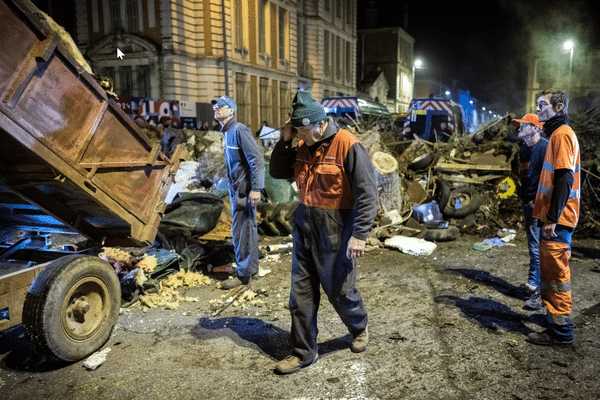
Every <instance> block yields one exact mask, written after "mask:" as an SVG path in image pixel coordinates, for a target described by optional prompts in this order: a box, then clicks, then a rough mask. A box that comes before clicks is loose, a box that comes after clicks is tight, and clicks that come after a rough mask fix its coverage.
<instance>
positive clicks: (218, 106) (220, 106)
mask: <svg viewBox="0 0 600 400" xmlns="http://www.w3.org/2000/svg"><path fill="white" fill-rule="evenodd" d="M221 108H229V106H226V105H222V104H215V105H214V106H213V110H220V109H221Z"/></svg>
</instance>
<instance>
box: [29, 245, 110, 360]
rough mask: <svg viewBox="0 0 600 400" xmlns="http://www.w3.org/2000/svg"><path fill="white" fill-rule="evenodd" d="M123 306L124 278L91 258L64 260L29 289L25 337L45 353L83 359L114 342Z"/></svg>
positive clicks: (51, 267) (59, 260) (40, 351)
mask: <svg viewBox="0 0 600 400" xmlns="http://www.w3.org/2000/svg"><path fill="white" fill-rule="evenodd" d="M120 305H121V287H120V285H119V280H118V279H117V275H116V274H115V272H114V270H113V269H112V267H111V266H110V265H109V264H108V263H107V262H105V261H103V260H101V259H100V258H98V257H94V256H88V255H85V256H82V255H74V256H65V257H61V258H59V259H58V260H55V261H53V262H51V263H50V264H49V265H48V266H47V267H46V268H44V269H43V270H42V271H41V272H40V274H39V275H38V276H37V278H36V279H35V281H34V282H33V283H32V284H31V286H30V287H29V291H28V292H27V297H26V298H25V304H24V305H23V326H24V328H25V335H26V337H27V339H28V340H29V341H30V343H31V344H32V345H33V347H34V348H35V349H36V351H38V352H39V353H41V354H45V355H48V356H50V357H52V358H54V359H58V360H63V361H77V360H81V359H83V358H85V357H87V356H89V355H90V354H92V353H94V352H95V351H96V350H98V349H99V348H100V347H102V346H103V345H104V343H106V341H107V340H108V339H109V338H110V335H111V333H112V330H113V328H114V326H115V323H116V322H117V318H118V316H119V307H120Z"/></svg>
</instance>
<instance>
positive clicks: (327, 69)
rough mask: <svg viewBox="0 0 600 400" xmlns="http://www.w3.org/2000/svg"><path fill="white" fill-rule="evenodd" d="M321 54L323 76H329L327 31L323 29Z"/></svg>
mask: <svg viewBox="0 0 600 400" xmlns="http://www.w3.org/2000/svg"><path fill="white" fill-rule="evenodd" d="M323 56H324V60H323V61H324V65H323V66H324V68H325V76H330V63H329V59H330V55H329V32H327V31H325V38H324V40H323Z"/></svg>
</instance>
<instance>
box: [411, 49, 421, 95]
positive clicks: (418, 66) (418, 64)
mask: <svg viewBox="0 0 600 400" xmlns="http://www.w3.org/2000/svg"><path fill="white" fill-rule="evenodd" d="M421 68H423V61H421V59H420V58H417V59H416V60H415V61H414V62H413V70H412V98H413V99H414V98H415V70H416V69H421Z"/></svg>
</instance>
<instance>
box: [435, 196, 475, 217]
mask: <svg viewBox="0 0 600 400" xmlns="http://www.w3.org/2000/svg"><path fill="white" fill-rule="evenodd" d="M457 199H459V200H460V201H461V203H462V207H461V208H458V209H457V208H455V203H456V200H457ZM479 206H481V196H480V195H479V192H477V190H475V189H473V188H463V189H454V190H452V191H450V196H449V197H448V202H447V203H446V206H445V207H444V209H443V211H442V213H443V214H444V215H445V216H447V217H450V218H457V219H460V218H465V217H466V216H468V215H469V214H473V213H474V212H475V211H477V210H479Z"/></svg>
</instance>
